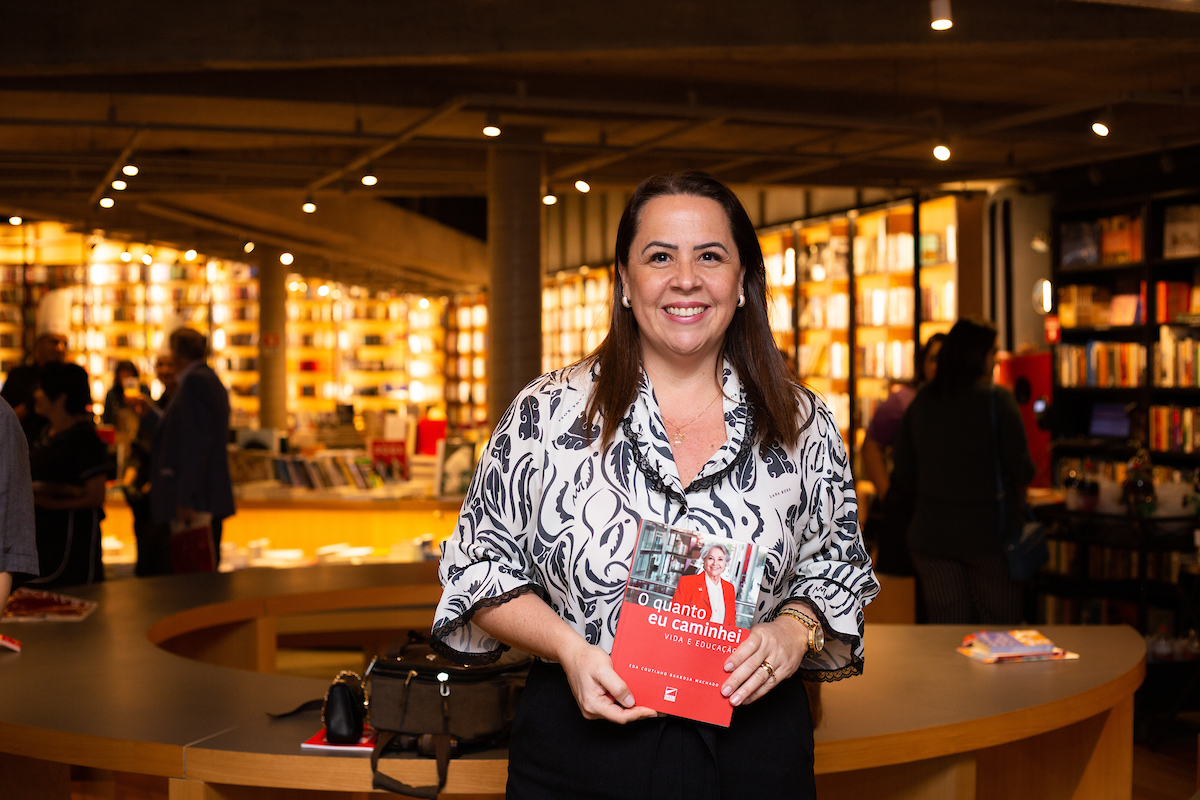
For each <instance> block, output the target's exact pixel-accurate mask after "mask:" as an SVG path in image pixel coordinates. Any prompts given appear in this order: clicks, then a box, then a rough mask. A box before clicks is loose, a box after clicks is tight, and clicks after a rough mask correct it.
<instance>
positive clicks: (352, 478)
mask: <svg viewBox="0 0 1200 800" xmlns="http://www.w3.org/2000/svg"><path fill="white" fill-rule="evenodd" d="M271 465H272V468H273V470H274V473H275V478H276V480H278V481H279V482H280V483H282V484H283V485H285V486H295V487H298V488H301V489H335V488H338V487H341V486H351V487H354V488H357V489H362V490H364V491H365V490H367V489H372V488H374V487H376V486H382V485H383V484H384V483H399V482H400V481H403V480H406V472H407V469H406V464H405V462H404V461H403V460H402V459H400V458H393V459H391V460H390V461H384V460H382V459H381V460H378V461H372V460H371V459H370V457H368V456H367V455H365V454H363V453H362V452H360V451H344V452H335V451H326V452H325V453H322V454H321V455H319V456H316V457H313V458H306V457H303V456H277V457H275V458H273V459H272V461H271Z"/></svg>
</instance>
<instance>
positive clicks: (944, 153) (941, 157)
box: [933, 144, 950, 161]
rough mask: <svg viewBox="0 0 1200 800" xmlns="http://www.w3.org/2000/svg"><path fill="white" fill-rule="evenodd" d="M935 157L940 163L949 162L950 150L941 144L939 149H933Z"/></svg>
mask: <svg viewBox="0 0 1200 800" xmlns="http://www.w3.org/2000/svg"><path fill="white" fill-rule="evenodd" d="M933 157H934V158H936V159H937V160H938V161H949V160H950V148H949V147H947V146H946V145H944V144H939V145H938V146H937V147H935V148H933Z"/></svg>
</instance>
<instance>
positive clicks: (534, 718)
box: [508, 661, 816, 800]
mask: <svg viewBox="0 0 1200 800" xmlns="http://www.w3.org/2000/svg"><path fill="white" fill-rule="evenodd" d="M773 796H779V797H788V798H796V800H812V799H813V798H815V797H816V787H815V785H814V779H813V733H812V717H811V716H810V714H809V708H808V696H807V694H806V693H805V691H804V685H803V683H801V682H800V681H799V680H797V679H793V680H786V681H784V682H783V683H782V684H780V685H779V686H777V687H776V688H775V689H774V690H772V691H771V692H770V693H769V694H767V695H766V696H765V697H763V698H761V699H759V700H758V701H756V702H754V703H751V704H750V705H748V706H742V707H739V708H736V709H734V712H733V720H732V722H731V724H730V726H729V727H728V728H721V727H717V726H714V725H708V724H705V723H700V722H692V721H690V720H685V719H680V718H678V717H657V718H655V719H648V720H641V721H639V722H634V723H631V724H629V725H616V724H614V723H611V722H608V721H606V720H588V719H584V717H583V714H582V713H581V712H580V711H579V706H578V705H577V704H576V703H575V697H574V695H572V694H571V687H570V685H569V684H568V683H567V677H566V673H564V672H563V670H562V668H561V667H559V666H558V665H556V664H547V663H545V662H542V661H537V662H535V663H534V666H533V668H532V669H531V670H530V672H529V681H528V683H527V684H526V687H525V692H524V694H523V695H522V697H521V702H520V704H519V705H518V707H517V713H516V717H515V718H514V720H513V729H512V739H511V742H510V744H509V762H508V797H509V798H513V799H515V800H542V798H554V799H555V800H558V798H563V797H571V798H596V800H600V799H601V798H612V799H613V800H617V799H618V798H619V799H620V800H636V799H638V798H644V799H645V800H668V799H670V800H674V799H675V798H678V799H679V800H683V799H684V798H687V800H701V799H702V798H703V799H704V800H716V799H717V798H720V800H734V799H736V798H761V797H773Z"/></svg>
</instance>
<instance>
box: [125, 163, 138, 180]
mask: <svg viewBox="0 0 1200 800" xmlns="http://www.w3.org/2000/svg"><path fill="white" fill-rule="evenodd" d="M121 172H122V173H124V174H125V175H126V176H128V177H130V178H132V177H133V176H134V175H137V174H138V168H137V165H136V164H126V165H125V166H123V167H121Z"/></svg>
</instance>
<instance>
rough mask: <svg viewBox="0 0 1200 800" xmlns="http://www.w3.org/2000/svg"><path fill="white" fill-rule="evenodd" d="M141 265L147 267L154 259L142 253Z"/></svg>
mask: <svg viewBox="0 0 1200 800" xmlns="http://www.w3.org/2000/svg"><path fill="white" fill-rule="evenodd" d="M142 263H143V264H145V265H146V266H147V267H148V266H150V265H151V264H152V263H154V259H153V258H152V257H151V255H150V254H149V253H142Z"/></svg>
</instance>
